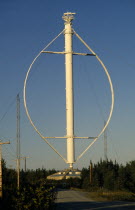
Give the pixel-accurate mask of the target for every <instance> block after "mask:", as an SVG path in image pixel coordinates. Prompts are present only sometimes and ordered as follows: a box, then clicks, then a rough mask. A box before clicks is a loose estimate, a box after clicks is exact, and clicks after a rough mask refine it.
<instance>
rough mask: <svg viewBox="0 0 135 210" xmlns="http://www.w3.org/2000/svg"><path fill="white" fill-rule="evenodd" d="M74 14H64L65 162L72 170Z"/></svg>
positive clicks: (73, 157) (73, 159) (73, 153)
mask: <svg viewBox="0 0 135 210" xmlns="http://www.w3.org/2000/svg"><path fill="white" fill-rule="evenodd" d="M74 14H75V13H71V12H68V13H64V16H63V19H64V21H65V31H64V34H65V74H66V131H67V162H68V163H69V167H70V168H73V163H74V162H75V152H74V94H73V54H72V53H73V51H72V34H73V32H72V20H73V19H74V17H73V15H74Z"/></svg>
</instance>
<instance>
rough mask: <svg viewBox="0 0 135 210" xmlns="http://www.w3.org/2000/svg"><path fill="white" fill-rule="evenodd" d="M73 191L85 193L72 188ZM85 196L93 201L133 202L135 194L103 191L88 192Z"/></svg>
mask: <svg viewBox="0 0 135 210" xmlns="http://www.w3.org/2000/svg"><path fill="white" fill-rule="evenodd" d="M72 189H73V190H80V191H86V190H84V189H78V188H72ZM87 196H88V197H89V198H91V199H93V200H95V201H135V193H131V192H126V191H117V192H112V191H103V190H99V191H96V192H88V193H87Z"/></svg>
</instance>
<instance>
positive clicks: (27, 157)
mask: <svg viewBox="0 0 135 210" xmlns="http://www.w3.org/2000/svg"><path fill="white" fill-rule="evenodd" d="M26 158H30V157H21V159H24V170H25V172H26V169H27V168H26Z"/></svg>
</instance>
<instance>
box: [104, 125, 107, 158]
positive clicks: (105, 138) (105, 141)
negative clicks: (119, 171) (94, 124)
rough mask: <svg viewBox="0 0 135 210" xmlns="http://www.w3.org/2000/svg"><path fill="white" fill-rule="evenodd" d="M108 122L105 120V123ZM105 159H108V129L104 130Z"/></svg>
mask: <svg viewBox="0 0 135 210" xmlns="http://www.w3.org/2000/svg"><path fill="white" fill-rule="evenodd" d="M105 124H106V122H104V125H105ZM104 159H105V161H107V133H106V130H105V131H104Z"/></svg>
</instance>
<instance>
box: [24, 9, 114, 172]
mask: <svg viewBox="0 0 135 210" xmlns="http://www.w3.org/2000/svg"><path fill="white" fill-rule="evenodd" d="M74 15H75V13H71V12H67V13H64V15H63V17H62V18H63V20H64V24H65V29H64V30H63V31H62V32H61V33H60V34H59V35H58V36H57V37H55V38H54V39H53V40H52V41H51V42H50V43H49V44H48V45H47V46H46V47H45V48H44V49H43V50H41V51H40V53H39V54H38V55H37V56H36V58H35V59H34V60H33V62H32V63H31V65H30V67H29V69H28V72H27V74H26V78H25V81H24V107H25V110H26V114H27V116H28V118H29V120H30V123H31V124H32V126H33V127H34V129H35V130H36V132H37V133H38V134H39V135H40V137H41V138H42V139H44V141H45V142H46V143H47V144H48V145H49V146H50V147H51V148H52V149H53V150H54V151H55V152H56V153H57V154H58V155H59V156H60V157H61V158H62V159H63V160H64V161H65V162H66V163H68V164H69V169H70V170H73V164H74V163H75V162H76V161H77V160H79V159H80V158H81V157H82V156H83V155H84V153H85V152H86V151H87V150H88V149H89V148H90V147H91V146H92V145H93V144H94V143H95V141H97V139H98V138H99V136H101V134H102V133H103V132H104V131H105V129H106V127H107V126H108V124H109V121H110V119H111V116H112V112H113V106H114V91H113V85H112V81H111V78H110V75H109V73H108V71H107V68H106V67H105V65H104V64H103V62H102V61H101V60H100V58H99V57H98V56H97V55H96V54H95V53H94V51H93V50H92V49H91V48H90V47H89V46H88V45H87V44H86V42H85V41H84V40H83V39H82V38H81V37H80V36H79V35H78V34H77V33H76V32H75V30H74V29H73V28H72V21H73V19H74ZM62 33H64V36H65V51H64V52H53V51H45V50H46V49H47V48H48V47H49V46H50V45H51V44H52V43H53V42H54V41H55V40H56V39H57V38H58V37H59V36H60V35H61V34H62ZM73 35H76V36H77V38H78V39H79V40H80V41H81V42H82V43H83V44H84V45H85V46H86V48H87V49H88V50H89V51H90V54H88V53H77V52H73V49H72V36H73ZM41 53H53V54H64V55H65V74H66V76H65V77H66V135H65V136H64V137H44V136H43V135H42V134H41V133H40V132H39V130H38V129H37V128H36V126H35V125H34V123H33V121H32V119H31V117H30V115H29V112H28V108H27V103H26V85H27V79H28V76H29V73H30V70H31V68H32V66H33V64H34V62H35V61H36V59H37V58H38V57H39V56H40V55H41ZM73 55H83V56H95V57H96V59H97V60H98V61H99V63H100V64H101V66H102V67H103V69H104V71H105V74H106V76H107V79H108V82H109V84H110V91H111V107H110V112H109V116H108V119H107V120H106V124H105V125H104V127H103V129H102V130H101V132H100V133H99V134H98V135H97V136H96V137H77V136H75V135H74V86H73ZM49 138H63V139H65V138H66V139H67V159H65V158H64V157H63V156H62V155H61V154H60V153H59V152H58V151H57V150H56V149H55V148H54V147H53V146H52V145H51V144H50V143H49V141H48V140H47V139H49ZM76 138H78V139H93V141H92V142H91V143H90V144H89V145H88V147H87V148H86V149H85V150H84V151H83V152H82V154H80V155H79V157H77V158H76V159H75V147H74V139H76Z"/></svg>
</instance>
